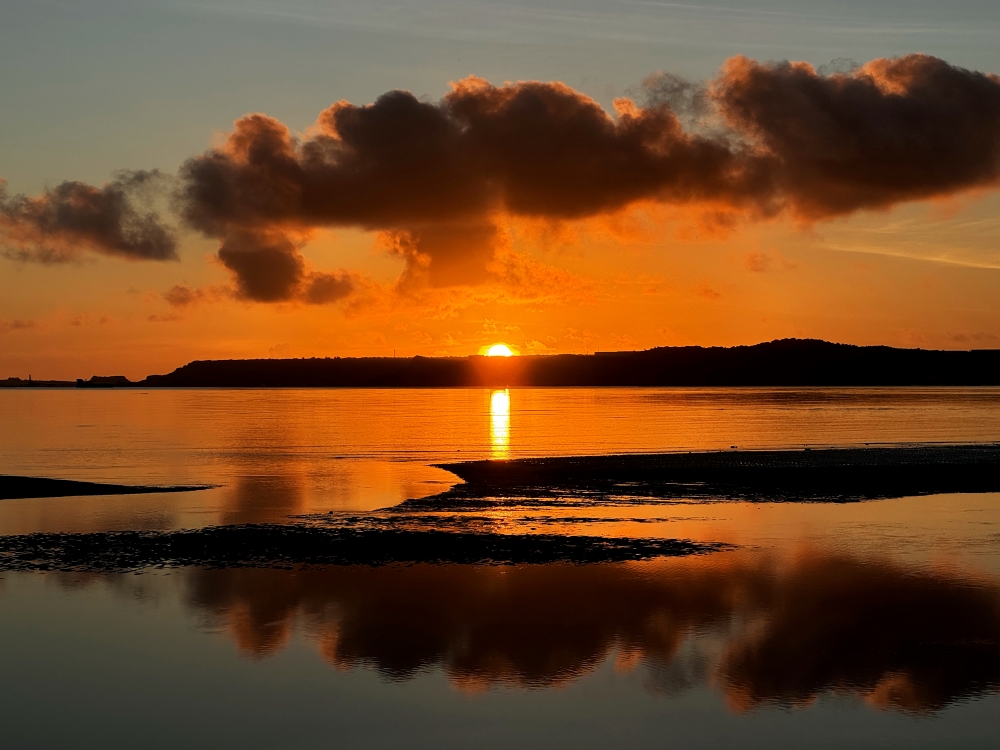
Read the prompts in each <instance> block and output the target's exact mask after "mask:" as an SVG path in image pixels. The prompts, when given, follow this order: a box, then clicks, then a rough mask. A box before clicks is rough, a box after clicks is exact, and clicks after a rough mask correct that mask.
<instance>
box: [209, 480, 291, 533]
mask: <svg viewBox="0 0 1000 750" xmlns="http://www.w3.org/2000/svg"><path fill="white" fill-rule="evenodd" d="M305 508H306V503H305V496H304V492H303V482H302V479H301V478H299V477H294V476H290V475H284V476H283V475H278V476H244V477H239V478H238V479H237V480H236V482H235V484H234V485H233V487H232V488H231V489H230V491H229V493H228V494H227V496H226V499H225V501H224V503H223V507H222V509H221V511H220V521H221V522H222V523H224V524H233V523H278V522H282V521H287V520H288V516H290V515H293V514H296V513H303V512H304V511H305Z"/></svg>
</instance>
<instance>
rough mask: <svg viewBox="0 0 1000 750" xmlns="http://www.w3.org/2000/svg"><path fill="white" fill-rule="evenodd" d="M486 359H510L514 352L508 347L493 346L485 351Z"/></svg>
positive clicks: (502, 345) (504, 345)
mask: <svg viewBox="0 0 1000 750" xmlns="http://www.w3.org/2000/svg"><path fill="white" fill-rule="evenodd" d="M486 356H487V357H512V356H514V352H512V351H511V350H510V347H509V346H507V345H506V344H494V345H493V346H491V347H490V348H489V350H487V352H486Z"/></svg>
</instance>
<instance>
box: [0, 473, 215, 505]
mask: <svg viewBox="0 0 1000 750" xmlns="http://www.w3.org/2000/svg"><path fill="white" fill-rule="evenodd" d="M209 487H210V485H205V484H202V485H191V486H187V485H184V486H180V485H173V486H167V487H150V486H142V485H130V484H103V483H100V482H77V481H74V480H71V479H48V478H46V477H16V476H10V475H6V474H0V500H18V499H22V498H30V497H77V496H82V495H146V494H150V493H154V492H192V491H194V490H205V489H208V488H209Z"/></svg>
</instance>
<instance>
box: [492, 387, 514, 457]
mask: <svg viewBox="0 0 1000 750" xmlns="http://www.w3.org/2000/svg"><path fill="white" fill-rule="evenodd" d="M490 441H491V442H492V444H493V458H507V453H508V450H509V448H510V391H508V390H507V389H504V390H502V391H493V393H491V394H490Z"/></svg>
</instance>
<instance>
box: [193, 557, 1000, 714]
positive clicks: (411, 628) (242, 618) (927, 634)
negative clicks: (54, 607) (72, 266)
mask: <svg viewBox="0 0 1000 750" xmlns="http://www.w3.org/2000/svg"><path fill="white" fill-rule="evenodd" d="M187 580H188V586H189V597H190V599H189V600H190V602H191V603H192V604H193V605H194V606H195V607H197V609H199V610H202V611H208V612H209V613H211V614H212V615H213V616H214V617H215V618H217V619H218V620H219V621H221V622H224V623H225V624H226V627H227V628H228V630H229V632H230V634H231V636H232V637H233V638H234V640H235V641H236V643H237V644H238V645H239V647H240V649H241V650H243V651H244V652H246V653H247V654H250V655H254V656H262V655H265V654H268V653H271V652H274V651H276V650H278V649H280V648H282V647H283V646H284V645H285V643H287V642H288V639H289V638H290V637H291V633H292V631H293V629H294V624H295V622H296V621H297V620H299V621H301V623H302V624H303V625H304V626H305V628H306V630H307V631H308V632H309V633H310V634H311V635H312V636H313V637H314V638H315V640H316V641H317V643H318V645H319V647H320V651H321V653H322V655H323V656H324V658H326V659H327V660H328V661H330V662H331V663H333V664H335V665H336V666H338V667H341V668H351V667H354V666H359V665H373V666H374V667H375V668H376V669H377V670H378V671H379V672H380V673H381V674H382V675H383V676H385V677H387V678H389V679H393V680H401V679H407V678H409V677H411V676H413V675H414V674H416V673H418V672H420V671H422V670H425V669H428V668H433V667H440V668H442V669H443V670H444V671H445V672H446V673H447V674H448V676H449V677H450V678H451V680H452V681H453V682H454V683H455V684H456V685H458V686H460V687H462V688H463V689H469V690H479V689H484V688H488V687H490V686H491V685H495V684H507V685H512V686H515V687H522V688H523V687H528V688H532V687H535V688H537V687H545V686H550V685H555V684H560V683H565V682H568V681H571V680H574V679H576V678H578V677H580V676H581V675H583V674H585V673H587V672H589V671H591V670H592V669H593V668H594V667H595V666H597V665H598V664H599V663H601V662H602V661H603V660H604V659H606V658H608V657H609V656H610V655H612V654H616V655H617V663H618V666H619V667H620V668H622V669H630V668H632V667H633V666H634V665H636V664H640V663H641V664H643V665H644V666H645V668H646V669H647V670H648V679H647V684H648V685H649V687H650V688H651V689H652V690H653V691H654V692H657V693H665V694H676V693H678V692H681V691H683V690H686V689H688V688H689V687H691V686H693V685H697V684H704V683H706V682H708V683H711V684H715V685H717V686H718V687H719V689H720V690H721V691H722V692H723V693H724V694H725V697H726V699H727V701H728V703H729V705H730V706H731V707H732V708H734V709H736V710H740V711H743V710H750V709H754V708H756V707H759V706H763V705H771V704H776V705H785V706H793V705H803V704H806V703H809V702H810V701H812V700H814V699H815V698H816V697H817V696H819V695H821V694H823V693H828V692H843V693H853V694H855V695H859V696H861V697H863V698H865V699H866V700H867V701H869V702H870V703H872V704H873V705H876V706H879V707H883V708H892V709H898V710H903V711H910V712H929V711H934V710H937V709H940V708H942V707H944V706H946V705H948V704H949V703H952V702H955V701H959V700H963V699H967V698H971V697H974V696H976V695H979V694H982V693H985V692H988V691H992V690H995V689H997V687H998V686H1000V588H998V587H997V586H996V585H995V584H990V585H983V584H982V583H981V582H973V581H969V580H967V579H963V578H961V577H958V576H954V575H949V574H936V573H927V572H914V571H910V570H906V569H904V568H902V567H899V566H896V565H893V564H888V563H878V562H871V561H862V560H857V559H852V558H846V557H833V556H827V555H819V554H815V555H805V556H802V557H800V558H797V559H795V560H791V561H788V562H785V563H781V564H779V563H776V562H775V561H773V560H771V561H769V560H762V559H760V558H753V557H748V556H743V555H740V554H732V555H721V556H720V555H715V556H712V557H711V558H703V559H699V560H678V561H671V562H669V563H658V564H656V565H655V566H648V565H627V564H626V565H591V566H572V565H547V566H523V567H515V568H491V567H471V566H427V565H418V566H412V567H406V568H393V567H386V568H326V569H313V570H299V571H280V570H192V571H190V572H188V573H187Z"/></svg>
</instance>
